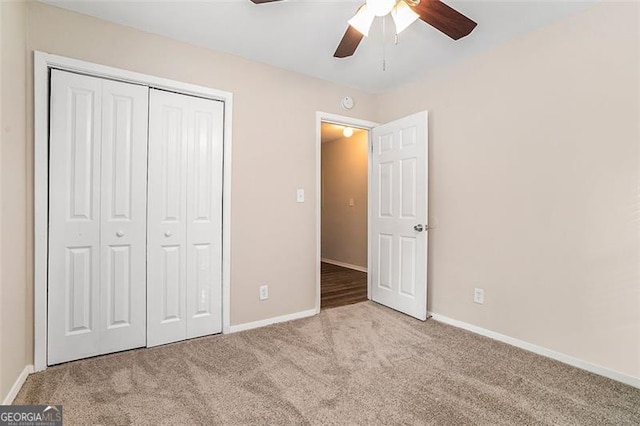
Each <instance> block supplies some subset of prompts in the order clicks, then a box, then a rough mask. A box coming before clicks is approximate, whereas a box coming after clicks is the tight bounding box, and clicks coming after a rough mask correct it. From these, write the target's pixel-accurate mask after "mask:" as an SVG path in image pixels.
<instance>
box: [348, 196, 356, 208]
mask: <svg viewBox="0 0 640 426" xmlns="http://www.w3.org/2000/svg"><path fill="white" fill-rule="evenodd" d="M355 205H356V204H355V203H354V202H353V198H349V206H351V207H353V206H355Z"/></svg>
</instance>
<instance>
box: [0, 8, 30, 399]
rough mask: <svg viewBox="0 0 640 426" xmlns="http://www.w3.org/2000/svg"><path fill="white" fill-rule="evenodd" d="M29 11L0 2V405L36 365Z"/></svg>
mask: <svg viewBox="0 0 640 426" xmlns="http://www.w3.org/2000/svg"><path fill="white" fill-rule="evenodd" d="M25 23H26V7H25V5H24V3H21V2H0V93H1V95H0V103H1V107H0V108H1V113H0V196H1V200H2V203H1V208H0V252H1V253H2V256H0V259H1V264H0V403H1V402H2V400H4V398H5V396H6V395H7V393H8V392H9V389H10V388H11V386H12V385H13V383H14V381H15V380H16V378H17V377H18V375H19V374H20V372H21V371H22V370H23V368H24V367H25V366H26V365H27V364H31V362H30V359H31V353H32V342H31V336H32V328H33V322H32V320H31V318H32V310H31V304H32V302H31V298H32V296H31V295H32V293H31V291H30V288H29V286H28V285H27V269H28V268H27V264H28V262H27V252H26V245H27V224H26V221H27V204H26V203H27V200H26V194H27V186H26V179H27V172H26V169H27V167H26V160H27V157H26V145H25V139H26V129H27V127H26V107H25V90H24V88H25V85H26V79H27V72H26V51H25V43H26V41H25V36H26V34H25V30H26V25H25Z"/></svg>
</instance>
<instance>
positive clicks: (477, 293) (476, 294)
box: [473, 288, 484, 305]
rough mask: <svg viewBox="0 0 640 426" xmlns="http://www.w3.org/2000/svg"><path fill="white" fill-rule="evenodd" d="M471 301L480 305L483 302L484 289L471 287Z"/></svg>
mask: <svg viewBox="0 0 640 426" xmlns="http://www.w3.org/2000/svg"><path fill="white" fill-rule="evenodd" d="M473 301H474V302H475V303H479V304H481V305H482V304H483V303H484V289H482V288H474V289H473Z"/></svg>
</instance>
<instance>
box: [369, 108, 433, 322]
mask: <svg viewBox="0 0 640 426" xmlns="http://www.w3.org/2000/svg"><path fill="white" fill-rule="evenodd" d="M372 143H373V147H372V148H373V152H372V159H371V194H372V195H371V201H372V203H371V207H372V214H371V235H372V237H371V239H372V240H371V244H370V247H371V260H372V265H371V267H370V274H371V296H372V299H373V300H374V301H375V302H378V303H381V304H383V305H385V306H388V307H390V308H393V309H396V310H398V311H400V312H404V313H406V314H408V315H411V316H414V317H416V318H419V319H421V320H425V319H426V317H427V232H426V231H427V228H428V226H427V217H428V213H427V200H428V193H427V173H428V170H427V113H426V112H421V113H418V114H414V115H411V116H409V117H405V118H402V119H400V120H396V121H393V122H391V123H388V124H383V125H381V126H378V127H375V128H374V129H373V130H372Z"/></svg>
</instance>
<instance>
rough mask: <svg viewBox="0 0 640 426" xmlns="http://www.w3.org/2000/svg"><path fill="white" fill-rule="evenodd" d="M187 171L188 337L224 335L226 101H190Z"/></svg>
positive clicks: (192, 99)
mask: <svg viewBox="0 0 640 426" xmlns="http://www.w3.org/2000/svg"><path fill="white" fill-rule="evenodd" d="M190 104H191V117H192V123H193V124H192V126H193V133H192V134H193V136H192V137H191V138H190V139H189V149H188V152H189V157H188V173H187V338H192V337H199V336H204V335H207V334H214V333H220V332H221V331H222V140H223V117H224V111H223V103H222V102H218V101H212V100H208V99H199V98H191V99H190Z"/></svg>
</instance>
